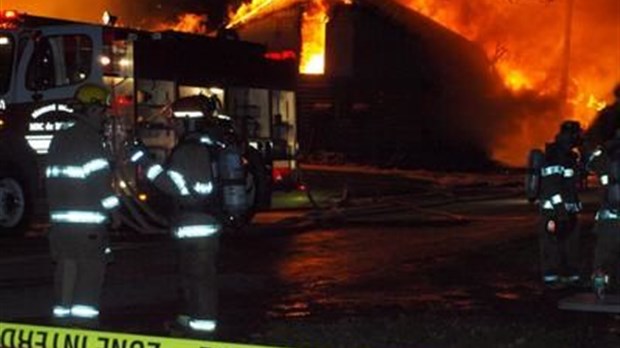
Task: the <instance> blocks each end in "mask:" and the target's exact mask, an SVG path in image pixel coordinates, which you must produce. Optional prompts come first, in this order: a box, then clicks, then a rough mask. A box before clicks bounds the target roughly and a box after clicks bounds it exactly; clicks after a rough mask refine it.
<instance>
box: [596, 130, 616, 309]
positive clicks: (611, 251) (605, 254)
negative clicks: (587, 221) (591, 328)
mask: <svg viewBox="0 0 620 348" xmlns="http://www.w3.org/2000/svg"><path fill="white" fill-rule="evenodd" d="M588 169H589V170H590V171H592V172H594V173H595V174H596V175H597V177H598V178H599V182H600V184H601V186H602V188H603V195H602V199H601V206H600V208H599V210H598V211H597V213H596V216H595V223H594V228H593V233H594V235H595V236H596V246H595V250H594V263H593V268H592V269H593V272H592V277H591V279H592V286H593V290H594V291H595V293H596V294H597V295H598V296H599V297H603V296H604V294H605V292H606V291H607V290H609V289H610V288H615V285H616V284H617V282H618V274H617V270H618V269H617V267H618V256H619V253H620V130H616V133H615V135H614V138H612V139H611V140H610V141H608V142H607V143H606V144H605V145H604V146H601V147H599V148H597V149H596V150H595V151H594V152H593V153H592V155H591V156H590V160H589V161H588ZM610 280H611V282H610Z"/></svg>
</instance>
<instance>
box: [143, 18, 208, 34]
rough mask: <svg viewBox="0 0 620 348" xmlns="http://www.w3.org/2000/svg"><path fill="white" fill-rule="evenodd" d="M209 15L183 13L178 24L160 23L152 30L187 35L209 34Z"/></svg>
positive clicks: (178, 19)
mask: <svg viewBox="0 0 620 348" xmlns="http://www.w3.org/2000/svg"><path fill="white" fill-rule="evenodd" d="M206 23H207V15H200V14H196V13H183V14H180V15H179V16H178V17H177V21H176V22H172V23H165V22H162V23H159V24H157V25H155V26H154V27H153V28H152V30H156V31H160V30H173V31H180V32H185V33H193V34H203V35H205V34H207V33H208V30H207V24H206Z"/></svg>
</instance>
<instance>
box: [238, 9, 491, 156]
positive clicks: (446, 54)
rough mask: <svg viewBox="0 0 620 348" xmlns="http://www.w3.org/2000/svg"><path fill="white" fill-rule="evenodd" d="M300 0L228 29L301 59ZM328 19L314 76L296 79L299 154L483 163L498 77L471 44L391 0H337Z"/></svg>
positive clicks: (301, 17)
mask: <svg viewBox="0 0 620 348" xmlns="http://www.w3.org/2000/svg"><path fill="white" fill-rule="evenodd" d="M308 6H311V5H308V3H302V4H294V5H293V6H290V7H288V8H284V9H280V10H278V11H274V12H272V13H270V14H268V15H266V16H262V17H259V18H257V19H254V20H252V21H249V22H246V23H244V24H242V25H239V26H237V27H236V29H237V31H238V33H239V35H240V36H241V37H242V38H243V39H245V40H248V41H254V42H259V43H263V44H266V45H267V47H268V48H269V49H270V50H271V51H274V52H280V53H282V52H294V53H295V56H296V57H301V58H299V59H301V60H303V56H304V54H305V52H304V45H305V42H304V40H303V39H302V38H303V35H301V34H302V33H303V23H304V18H303V16H304V14H306V16H307V13H308V12H309V11H308V10H309V9H308ZM329 18H330V19H329V21H328V22H327V24H326V26H325V34H324V35H325V36H324V37H325V46H324V47H325V51H324V56H325V60H324V70H323V73H322V74H312V73H306V74H303V73H302V74H301V75H300V80H299V88H298V112H299V114H298V115H299V122H298V123H299V128H300V129H299V133H298V134H300V146H301V148H302V150H303V151H307V152H312V151H317V150H325V151H334V152H341V153H344V154H345V155H346V156H347V158H349V159H351V160H354V161H358V162H366V161H370V162H372V163H375V164H382V165H399V166H425V167H429V166H436V167H443V168H446V167H458V168H466V167H480V166H482V165H484V164H488V159H489V153H488V152H487V150H486V149H487V146H486V144H487V143H488V142H489V139H487V138H486V137H488V129H489V127H491V126H492V125H493V124H494V123H498V122H500V120H499V119H500V118H501V117H500V115H498V114H497V110H496V107H495V106H494V105H495V100H494V98H495V96H497V95H498V94H500V93H502V88H503V84H502V82H501V79H500V78H499V76H498V75H497V74H496V73H495V72H494V70H493V69H492V65H491V64H490V62H489V61H488V60H487V58H486V56H485V53H484V52H483V51H482V50H481V49H480V48H479V47H478V46H477V45H475V44H473V43H472V42H470V41H468V40H466V39H465V38H463V37H461V36H459V35H457V34H455V33H454V32H452V31H450V30H447V29H446V28H444V27H442V26H440V25H438V24H437V23H435V22H433V21H431V20H430V19H429V18H427V17H425V16H422V15H420V14H418V13H416V12H414V11H411V10H409V9H407V8H405V7H403V6H402V5H399V4H398V3H397V2H392V1H357V2H355V3H348V2H339V3H336V4H332V6H331V7H330V11H329ZM289 56H291V55H289ZM319 66H320V64H319ZM301 69H302V72H303V69H304V66H303V64H302V68H301Z"/></svg>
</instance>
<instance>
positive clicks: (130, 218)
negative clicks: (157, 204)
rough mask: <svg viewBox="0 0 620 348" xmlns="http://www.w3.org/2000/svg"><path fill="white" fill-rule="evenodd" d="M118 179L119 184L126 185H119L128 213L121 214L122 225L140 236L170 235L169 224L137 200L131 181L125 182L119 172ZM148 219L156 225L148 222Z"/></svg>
mask: <svg viewBox="0 0 620 348" xmlns="http://www.w3.org/2000/svg"><path fill="white" fill-rule="evenodd" d="M116 179H117V182H122V183H124V184H123V185H118V187H119V188H120V190H121V193H122V194H121V195H120V199H121V202H122V204H123V206H124V207H125V208H126V209H125V210H126V213H127V214H120V221H121V223H123V224H125V225H126V226H127V227H129V228H131V229H132V230H134V231H136V232H138V233H140V234H166V233H168V226H169V222H168V221H167V220H166V219H165V218H164V217H162V216H160V215H158V214H157V213H156V212H154V211H153V210H152V209H151V208H150V207H149V206H148V205H147V204H145V203H144V202H142V201H140V200H138V199H137V198H136V196H137V190H136V189H135V187H133V186H132V184H131V181H129V180H125V179H124V177H123V175H122V174H121V173H119V172H116ZM147 218H149V219H150V221H152V222H154V223H151V222H149V221H147Z"/></svg>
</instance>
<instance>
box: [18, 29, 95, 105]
mask: <svg viewBox="0 0 620 348" xmlns="http://www.w3.org/2000/svg"><path fill="white" fill-rule="evenodd" d="M102 31H103V29H102V28H101V27H98V26H94V25H92V26H91V25H59V26H50V27H40V28H37V30H36V31H35V32H34V34H31V36H30V39H29V40H28V41H27V43H26V45H25V48H24V53H23V55H22V59H21V60H20V62H19V63H18V64H19V65H18V67H17V81H16V102H17V103H32V102H35V103H37V104H38V103H45V102H49V101H54V100H62V99H69V98H71V97H72V96H73V95H74V93H75V91H76V89H77V88H78V87H79V86H80V85H81V84H82V83H84V82H93V83H101V81H102V66H101V64H100V62H99V56H100V55H101V52H102Z"/></svg>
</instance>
